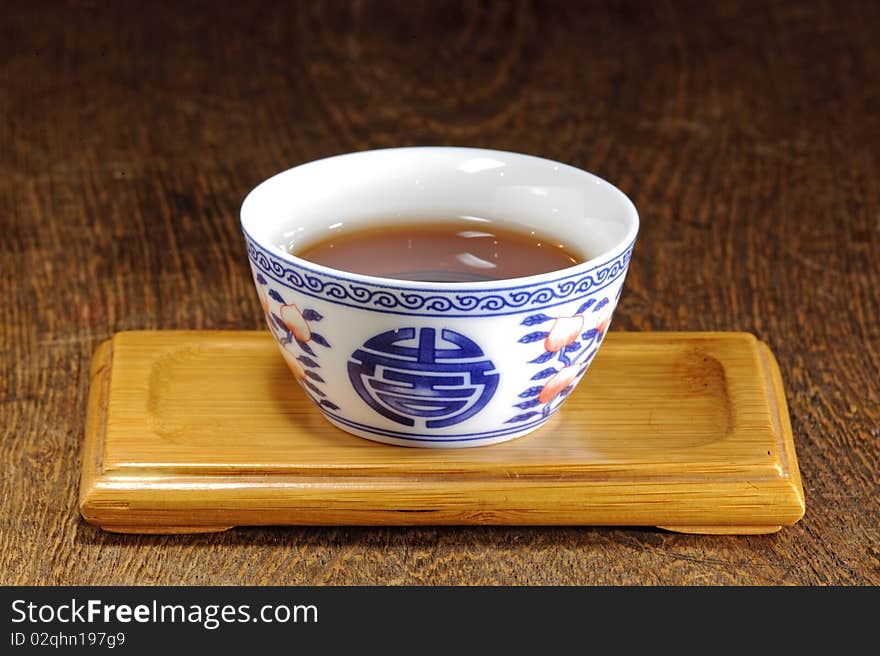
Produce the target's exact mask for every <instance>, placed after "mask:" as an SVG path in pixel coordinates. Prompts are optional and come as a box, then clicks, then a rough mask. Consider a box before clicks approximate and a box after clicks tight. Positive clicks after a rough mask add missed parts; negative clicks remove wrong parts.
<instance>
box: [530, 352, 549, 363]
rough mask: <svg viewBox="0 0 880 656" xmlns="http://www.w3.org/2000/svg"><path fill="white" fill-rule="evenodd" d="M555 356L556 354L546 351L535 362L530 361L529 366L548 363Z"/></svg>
mask: <svg viewBox="0 0 880 656" xmlns="http://www.w3.org/2000/svg"><path fill="white" fill-rule="evenodd" d="M554 355H556V354H555V353H554V352H553V351H544V352H543V353H542V354H541V355H539V356H538V357H537V358H535V359H534V360H529V364H541V363H542V362H547V360H549V359H550V358H552V357H553V356H554Z"/></svg>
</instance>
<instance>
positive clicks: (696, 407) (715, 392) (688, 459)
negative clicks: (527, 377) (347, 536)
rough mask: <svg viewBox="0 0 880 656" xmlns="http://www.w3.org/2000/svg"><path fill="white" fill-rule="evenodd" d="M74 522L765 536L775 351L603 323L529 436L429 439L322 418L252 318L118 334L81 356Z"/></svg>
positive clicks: (779, 493) (784, 471) (779, 412)
mask: <svg viewBox="0 0 880 656" xmlns="http://www.w3.org/2000/svg"><path fill="white" fill-rule="evenodd" d="M79 507H80V512H81V513H82V515H83V517H84V518H85V519H86V520H87V521H89V522H92V523H95V524H97V525H99V526H101V527H103V528H104V529H106V530H108V531H115V532H121V533H197V532H208V531H222V530H224V529H227V528H231V527H233V526H246V525H342V524H349V525H392V524H397V525H416V524H508V525H554V524H555V525H629V526H657V527H661V528H665V529H668V530H673V531H681V532H688V533H716V534H723V533H731V534H734V533H740V534H754V533H771V532H773V531H777V530H779V529H780V528H781V527H782V526H784V525H789V524H793V523H795V522H797V521H798V520H799V519H800V518H801V517H802V516H803V513H804V497H803V489H802V486H801V481H800V474H799V471H798V465H797V459H796V455H795V448H794V443H793V440H792V433H791V425H790V423H789V416H788V410H787V407H786V402H785V396H784V392H783V387H782V380H781V378H780V374H779V369H778V366H777V364H776V360H775V358H774V357H773V354H772V353H771V351H770V350H769V349H768V348H767V346H766V345H765V344H763V343H762V342H759V341H757V340H756V339H755V338H754V337H753V336H752V335H749V334H747V333H620V332H617V333H610V334H609V335H608V337H607V339H606V343H605V344H604V346H603V347H602V350H601V352H600V353H599V355H598V356H597V357H596V360H595V361H594V363H593V365H592V368H591V369H590V371H589V373H588V374H587V375H586V377H585V379H584V380H583V382H582V383H581V384H580V386H579V387H578V388H577V390H576V391H575V392H574V393H573V394H572V395H571V397H570V398H569V399H568V401H567V402H566V405H565V406H563V408H562V409H561V410H560V412H559V413H557V415H556V416H555V417H554V418H553V419H551V420H550V422H548V423H547V424H546V425H545V426H544V427H542V428H541V429H539V430H538V431H536V432H534V433H532V434H530V435H527V436H525V437H522V438H519V439H517V440H513V441H511V442H506V443H503V444H497V445H492V446H486V447H478V448H470V449H457V450H446V449H443V450H433V449H411V448H406V447H396V446H389V445H386V444H379V443H375V442H371V441H368V440H365V439H362V438H358V437H354V436H351V435H349V434H347V433H345V432H342V431H340V430H339V429H337V428H335V427H334V426H332V425H331V424H329V423H328V422H327V421H325V420H324V419H323V418H322V417H321V416H320V414H319V413H318V412H317V410H316V409H314V407H313V406H312V405H311V402H310V401H309V400H308V398H306V397H305V395H304V394H303V393H302V391H301V390H300V389H299V387H298V386H297V385H296V383H295V381H294V380H293V377H292V376H291V375H290V373H289V371H288V370H287V368H286V366H285V365H284V362H283V360H282V358H281V357H280V356H279V355H278V351H277V348H276V346H275V344H274V342H273V341H272V338H271V337H270V336H269V335H268V334H266V333H264V332H258V331H253V332H251V331H241V332H231V331H216V332H197V331H158V332H157V331H153V332H125V333H118V334H117V335H115V336H114V337H113V339H112V340H108V341H107V342H104V343H103V344H101V345H100V346H99V347H98V349H97V350H96V352H95V354H94V358H93V362H92V386H91V391H90V395H89V402H88V415H87V423H86V435H85V449H84V458H83V468H82V479H81V486H80V500H79Z"/></svg>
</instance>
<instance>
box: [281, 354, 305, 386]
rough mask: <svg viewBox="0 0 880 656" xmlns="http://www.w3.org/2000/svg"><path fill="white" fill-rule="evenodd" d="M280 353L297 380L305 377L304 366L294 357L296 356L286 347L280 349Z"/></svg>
mask: <svg viewBox="0 0 880 656" xmlns="http://www.w3.org/2000/svg"><path fill="white" fill-rule="evenodd" d="M281 355H283V356H284V361H285V362H286V363H287V366H288V367H289V368H290V371H291V373H293V375H294V377H295V378H296V379H297V380H303V379H304V378H305V377H306V370H305V367H303V366H302V364H301V363H300V361H299V360H297V359H296V356H295V355H294V354H293V353H291V352H290V351H288V350H287V349H286V348H284V349H281Z"/></svg>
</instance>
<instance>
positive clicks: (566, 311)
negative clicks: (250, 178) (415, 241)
mask: <svg viewBox="0 0 880 656" xmlns="http://www.w3.org/2000/svg"><path fill="white" fill-rule="evenodd" d="M460 216H476V217H482V218H485V219H489V220H491V221H492V222H497V223H500V224H503V225H506V226H509V227H511V228H513V229H518V230H521V231H522V230H526V231H532V230H534V231H536V232H537V233H538V234H542V235H548V236H550V237H554V238H558V239H559V240H560V242H561V243H564V244H566V246H567V247H568V250H570V251H575V252H583V253H586V254H590V255H592V256H591V257H590V259H587V260H586V261H584V262H582V263H580V264H577V265H574V266H571V267H568V268H565V269H560V270H558V271H553V272H550V273H544V274H540V275H534V276H528V277H522V278H514V279H506V280H498V281H492V282H464V283H436V282H410V281H402V280H395V279H389V278H381V277H375V276H366V275H359V274H355V273H348V272H345V271H341V270H336V269H332V268H328V267H326V266H322V265H319V264H314V263H312V262H309V261H307V260H304V259H301V258H299V257H296V256H294V255H291V254H290V253H289V252H288V245H289V244H290V243H291V242H292V241H295V242H296V243H297V244H306V243H308V242H318V241H323V240H324V239H326V238H327V237H328V236H329V231H330V230H333V229H336V228H338V227H339V226H340V225H342V224H344V225H346V227H348V228H358V227H369V226H375V225H376V224H377V223H378V224H387V223H388V222H389V221H391V220H395V218H396V220H398V221H400V222H411V221H413V220H422V221H427V222H432V223H436V222H437V220H443V219H449V218H451V217H460ZM241 224H242V229H243V231H244V236H245V242H246V245H247V252H248V257H249V259H250V264H251V270H252V272H253V277H254V282H255V285H256V289H257V293H258V294H259V297H260V301H261V304H262V308H263V310H264V312H265V314H266V321H267V324H268V327H269V330H270V331H271V333H272V335H274V337H275V339H276V341H277V343H278V347H279V349H280V351H281V356H282V357H283V358H284V360H285V361H286V362H287V365H288V366H289V368H290V369H291V371H292V373H293V375H294V376H295V377H296V379H297V380H298V381H299V383H300V385H301V386H302V389H303V391H304V393H305V394H306V395H308V396H309V397H310V398H311V399H312V401H313V402H314V404H315V406H316V407H317V408H318V410H320V411H321V412H322V413H323V415H324V416H325V417H326V418H327V420H328V421H330V422H331V423H333V424H335V425H336V426H338V427H339V428H341V429H342V430H345V431H348V432H349V433H352V434H354V435H358V436H360V437H365V438H368V439H371V440H375V441H378V442H386V443H389V444H396V445H403V446H417V447H444V448H445V447H469V446H482V445H488V444H494V443H497V442H504V441H506V440H510V439H513V438H516V437H520V436H522V435H525V434H527V433H530V432H532V431H534V430H536V429H538V428H540V427H541V426H542V425H543V424H544V423H545V422H546V421H547V420H548V419H549V418H550V417H551V416H552V415H553V414H554V413H555V412H557V411H558V410H559V408H560V407H561V406H562V404H563V403H564V401H565V398H566V397H567V396H568V395H569V394H570V393H571V391H572V390H573V389H574V387H575V385H577V383H578V381H579V380H580V379H581V378H582V377H583V375H584V372H585V371H586V370H587V368H588V367H589V366H590V362H591V361H592V360H593V358H594V357H595V355H596V352H597V351H598V349H599V347H600V346H601V344H602V340H603V338H604V337H605V335H606V333H607V331H608V326H609V324H610V321H611V316H612V314H613V312H614V309H615V307H616V305H617V302H618V299H619V297H620V293H621V289H622V287H623V281H624V278H625V276H626V272H627V267H628V264H629V261H630V256H631V254H632V249H633V245H634V242H635V238H636V234H637V232H638V225H639V219H638V213H637V211H636V208H635V207H634V206H633V204H632V202H630V200H629V199H628V198H627V197H626V196H625V195H624V194H623V193H622V192H621V191H620V190H619V189H617V188H616V187H614V186H613V185H611V184H609V183H608V182H606V181H605V180H602V179H600V178H598V177H596V176H595V175H592V174H590V173H587V172H586V171H583V170H580V169H577V168H573V167H571V166H568V165H565V164H562V163H559V162H554V161H551V160H547V159H541V158H538V157H533V156H529V155H523V154H517V153H510V152H503V151H496V150H485V149H473V148H444V147H426V148H391V149H384V150H372V151H365V152H357V153H351V154H346V155H339V156H336V157H329V158H327V159H322V160H318V161H314V162H310V163H307V164H303V165H301V166H297V167H294V168H292V169H289V170H287V171H284V172H282V173H279V174H277V175H275V176H273V177H271V178H269V179H268V180H266V181H265V182H262V183H261V184H260V185H258V186H257V187H256V188H255V189H254V190H253V191H251V193H250V194H248V196H247V198H245V200H244V203H243V204H242V208H241Z"/></svg>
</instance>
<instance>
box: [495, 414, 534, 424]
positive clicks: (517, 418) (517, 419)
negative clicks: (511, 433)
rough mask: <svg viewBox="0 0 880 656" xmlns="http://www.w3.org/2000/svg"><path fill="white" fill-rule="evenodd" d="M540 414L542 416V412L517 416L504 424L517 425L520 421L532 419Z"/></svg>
mask: <svg viewBox="0 0 880 656" xmlns="http://www.w3.org/2000/svg"><path fill="white" fill-rule="evenodd" d="M539 414H541V413H540V412H524V413H523V414H521V415H517V416H516V417H511V418H510V419H508V420H507V421H505V422H504V423H505V424H515V423H517V422H520V421H525V420H526V419H531V418H532V417H534V416H535V415H539Z"/></svg>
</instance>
